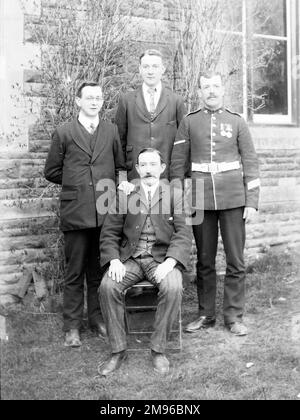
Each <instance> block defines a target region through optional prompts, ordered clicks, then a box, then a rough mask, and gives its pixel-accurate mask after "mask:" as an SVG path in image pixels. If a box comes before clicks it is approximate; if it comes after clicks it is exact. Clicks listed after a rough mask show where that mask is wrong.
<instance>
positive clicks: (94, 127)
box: [89, 123, 96, 134]
mask: <svg viewBox="0 0 300 420" xmlns="http://www.w3.org/2000/svg"><path fill="white" fill-rule="evenodd" d="M95 130H96V126H95V124H94V123H91V124H90V129H89V132H90V134H94V132H95Z"/></svg>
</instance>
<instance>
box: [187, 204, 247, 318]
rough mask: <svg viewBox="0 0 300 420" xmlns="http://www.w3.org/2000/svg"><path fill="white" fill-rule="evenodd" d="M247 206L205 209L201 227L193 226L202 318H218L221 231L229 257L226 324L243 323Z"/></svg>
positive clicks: (226, 281)
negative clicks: (218, 259) (245, 207)
mask: <svg viewBox="0 0 300 420" xmlns="http://www.w3.org/2000/svg"><path fill="white" fill-rule="evenodd" d="M243 211H244V207H238V208H235V209H228V210H205V211H204V220H203V223H202V224H201V225H195V226H193V232H194V237H195V243H196V247H197V279H196V285H197V295H198V303H199V315H200V316H201V315H205V316H208V317H215V301H216V280H217V279H216V269H215V260H216V254H217V246H218V228H219V226H220V231H221V237H222V240H223V244H224V251H225V256H226V274H225V278H224V300H223V316H224V322H225V324H230V323H232V322H236V321H240V320H241V319H242V317H243V311H244V306H245V263H244V247H245V236H246V235H245V221H244V219H243Z"/></svg>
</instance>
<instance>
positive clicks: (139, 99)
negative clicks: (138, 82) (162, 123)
mask: <svg viewBox="0 0 300 420" xmlns="http://www.w3.org/2000/svg"><path fill="white" fill-rule="evenodd" d="M135 103H136V108H137V110H138V111H139V113H140V117H141V118H142V119H143V120H144V121H145V122H149V121H151V114H150V112H149V111H148V109H147V107H146V103H145V99H144V94H143V89H142V86H140V87H139V88H138V89H137V90H136V95H135Z"/></svg>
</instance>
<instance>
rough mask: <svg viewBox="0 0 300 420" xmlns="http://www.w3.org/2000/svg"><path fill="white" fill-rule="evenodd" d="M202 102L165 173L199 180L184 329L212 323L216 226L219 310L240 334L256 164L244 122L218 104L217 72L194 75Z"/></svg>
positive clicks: (186, 122)
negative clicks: (193, 295) (222, 259)
mask: <svg viewBox="0 0 300 420" xmlns="http://www.w3.org/2000/svg"><path fill="white" fill-rule="evenodd" d="M200 96H201V98H202V100H203V103H204V108H202V109H199V110H197V111H195V112H191V113H190V114H188V115H187V116H186V117H185V118H184V119H183V120H182V122H181V124H180V127H179V129H178V132H177V135H176V139H175V142H174V148H173V152H172V159H171V166H170V177H171V179H175V178H180V179H183V178H185V177H189V176H191V177H192V179H201V180H203V183H204V218H203V223H202V224H198V225H194V226H193V231H194V237H195V242H196V247H197V258H198V261H197V281H196V284H197V293H198V302H199V317H198V318H197V319H196V320H195V321H194V322H192V323H190V324H188V325H187V327H186V331H187V332H195V331H198V330H199V329H201V328H208V327H212V326H214V324H215V321H216V318H215V298H216V270H215V259H216V253H217V244H218V226H220V231H221V236H222V240H223V245H224V250H225V254H226V262H227V267H226V275H225V280H224V306H223V315H224V321H225V326H226V327H227V328H228V329H229V330H230V331H231V332H232V333H233V334H235V335H246V334H247V328H246V326H245V325H244V324H243V322H242V317H243V310H244V304H245V264H244V255H243V253H244V245H245V222H248V221H249V220H251V218H252V217H253V215H254V214H255V213H256V210H257V207H258V196H259V186H260V181H259V178H258V176H259V168H258V159H257V156H256V152H255V149H254V146H253V142H252V139H251V135H250V132H249V129H248V127H247V124H246V123H245V121H244V120H243V118H241V117H240V116H239V115H238V114H236V113H233V112H231V111H229V110H228V109H225V108H224V107H223V97H224V86H223V83H222V78H221V75H220V74H216V73H209V74H206V75H205V76H202V77H201V78H200Z"/></svg>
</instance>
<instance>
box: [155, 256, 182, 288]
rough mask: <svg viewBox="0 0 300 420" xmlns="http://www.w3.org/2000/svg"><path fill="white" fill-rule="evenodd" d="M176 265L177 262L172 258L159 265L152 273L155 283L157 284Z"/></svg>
mask: <svg viewBox="0 0 300 420" xmlns="http://www.w3.org/2000/svg"><path fill="white" fill-rule="evenodd" d="M176 264H177V261H176V260H175V259H174V258H167V259H166V261H164V262H163V263H161V264H159V266H158V267H157V268H156V270H155V273H154V277H155V280H156V282H157V283H158V284H159V283H160V282H161V281H162V280H163V279H164V278H165V277H166V275H167V274H169V273H170V272H171V271H172V270H173V268H174V267H175V265H176Z"/></svg>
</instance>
